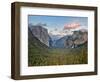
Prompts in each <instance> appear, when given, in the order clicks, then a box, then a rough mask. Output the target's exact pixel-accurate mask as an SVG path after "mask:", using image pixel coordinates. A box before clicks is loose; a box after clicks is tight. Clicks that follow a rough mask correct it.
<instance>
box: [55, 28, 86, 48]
mask: <svg viewBox="0 0 100 82" xmlns="http://www.w3.org/2000/svg"><path fill="white" fill-rule="evenodd" d="M87 41H88V33H87V31H83V30H79V31H74V32H73V34H72V35H66V36H64V37H62V38H60V39H58V40H57V41H56V43H55V46H54V47H56V48H75V47H78V46H80V45H82V44H84V43H86V42H87Z"/></svg>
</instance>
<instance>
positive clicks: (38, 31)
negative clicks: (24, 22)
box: [31, 26, 49, 46]
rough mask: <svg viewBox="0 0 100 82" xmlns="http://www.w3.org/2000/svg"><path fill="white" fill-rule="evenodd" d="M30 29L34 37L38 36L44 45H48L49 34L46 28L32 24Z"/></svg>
mask: <svg viewBox="0 0 100 82" xmlns="http://www.w3.org/2000/svg"><path fill="white" fill-rule="evenodd" d="M31 30H32V33H33V35H34V36H35V37H36V38H38V39H39V40H40V41H41V42H42V43H44V44H45V45H47V46H49V35H48V31H47V29H46V28H43V27H42V26H33V27H32V29H31Z"/></svg>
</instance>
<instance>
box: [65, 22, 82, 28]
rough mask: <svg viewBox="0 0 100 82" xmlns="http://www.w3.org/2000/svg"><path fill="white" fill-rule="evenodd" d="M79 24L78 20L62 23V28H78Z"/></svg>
mask: <svg viewBox="0 0 100 82" xmlns="http://www.w3.org/2000/svg"><path fill="white" fill-rule="evenodd" d="M80 26H81V25H80V23H78V22H73V23H69V24H68V23H67V24H65V25H64V30H67V29H76V28H79V27H80Z"/></svg>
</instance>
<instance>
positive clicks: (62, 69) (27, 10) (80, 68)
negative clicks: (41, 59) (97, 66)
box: [20, 7, 94, 75]
mask: <svg viewBox="0 0 100 82" xmlns="http://www.w3.org/2000/svg"><path fill="white" fill-rule="evenodd" d="M20 12H21V13H20V20H21V21H20V33H21V35H20V36H21V37H20V75H40V74H53V73H75V72H89V71H94V11H88V10H87V11H86V10H71V9H50V8H36V7H34V8H32V7H21V9H20ZM28 14H32V15H55V16H76V17H88V64H81V65H61V66H35V67H28V17H27V16H28Z"/></svg>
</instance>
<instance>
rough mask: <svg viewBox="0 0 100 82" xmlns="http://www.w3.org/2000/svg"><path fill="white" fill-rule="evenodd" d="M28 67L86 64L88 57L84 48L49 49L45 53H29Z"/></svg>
mask: <svg viewBox="0 0 100 82" xmlns="http://www.w3.org/2000/svg"><path fill="white" fill-rule="evenodd" d="M28 57H29V58H28V65H29V66H50V65H71V64H87V63H88V55H87V48H86V47H84V46H83V47H79V48H70V49H69V48H68V49H59V48H58V49H57V48H51V49H49V50H48V52H47V53H44V52H43V51H40V53H37V54H36V53H34V50H33V52H32V53H30V52H29V55H28Z"/></svg>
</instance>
